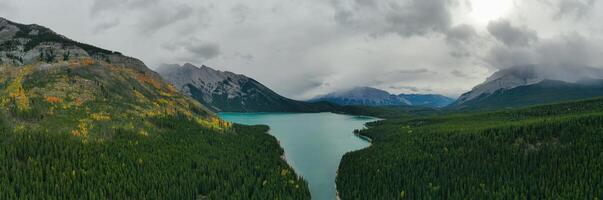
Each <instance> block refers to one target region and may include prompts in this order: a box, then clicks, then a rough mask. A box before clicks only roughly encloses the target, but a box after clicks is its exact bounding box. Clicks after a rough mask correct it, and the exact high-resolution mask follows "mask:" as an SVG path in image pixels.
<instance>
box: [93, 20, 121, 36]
mask: <svg viewBox="0 0 603 200" xmlns="http://www.w3.org/2000/svg"><path fill="white" fill-rule="evenodd" d="M119 23H120V21H119V19H113V20H110V21H105V22H101V23H99V24H96V26H95V27H94V32H95V33H97V32H104V31H107V30H109V29H111V28H114V27H116V26H118V25H119Z"/></svg>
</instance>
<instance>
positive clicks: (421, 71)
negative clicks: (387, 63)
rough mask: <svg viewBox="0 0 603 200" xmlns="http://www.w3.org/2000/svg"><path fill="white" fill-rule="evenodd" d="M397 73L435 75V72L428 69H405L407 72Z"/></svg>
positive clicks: (399, 71)
mask: <svg viewBox="0 0 603 200" xmlns="http://www.w3.org/2000/svg"><path fill="white" fill-rule="evenodd" d="M397 72H398V73H400V74H410V75H416V74H428V73H435V72H431V71H429V70H428V69H405V70H398V71H397Z"/></svg>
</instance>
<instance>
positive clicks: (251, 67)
mask: <svg viewBox="0 0 603 200" xmlns="http://www.w3.org/2000/svg"><path fill="white" fill-rule="evenodd" d="M477 1H488V0H379V1H375V0H326V1H325V0H287V1H282V0H262V1H259V0H257V1H249V0H247V1H243V0H203V1H192V0H56V1H52V2H50V1H48V2H47V1H36V0H0V11H1V12H2V13H3V14H5V15H6V16H3V17H6V18H8V19H12V20H14V21H18V22H23V23H37V24H41V25H45V26H48V27H50V28H52V29H54V30H55V31H57V32H59V33H62V34H64V35H66V36H68V37H70V38H73V39H76V40H79V41H82V42H87V43H91V44H94V45H97V46H100V47H103V48H108V49H112V50H116V51H120V52H123V53H125V54H127V55H130V56H134V57H138V58H141V59H142V60H143V61H145V62H146V63H147V64H148V65H149V66H150V67H154V66H158V65H159V64H161V63H183V62H192V63H195V64H198V65H201V64H205V65H208V66H213V67H215V68H218V69H220V70H229V71H233V72H237V73H243V74H246V75H249V76H251V77H254V78H255V79H257V80H259V81H261V82H263V83H265V84H266V85H268V86H269V87H271V88H274V89H275V90H276V91H277V92H279V93H282V94H284V95H286V96H289V97H292V98H297V99H305V98H310V97H312V96H314V95H317V94H322V93H327V92H331V91H333V90H338V89H343V88H349V87H354V86H373V87H379V88H381V89H386V90H389V91H390V92H395V93H398V92H408V93H442V94H445V95H449V96H457V95H459V94H460V93H463V92H465V91H467V90H469V89H471V88H472V87H473V86H474V85H476V84H478V83H480V82H482V81H483V80H485V78H486V77H487V76H489V75H490V74H491V73H493V72H494V71H496V70H498V69H502V68H508V67H511V66H515V65H528V64H533V65H540V66H546V67H550V68H551V69H557V68H561V66H563V67H568V66H570V67H574V68H580V69H586V68H587V67H601V66H603V64H602V63H603V60H602V59H601V56H599V55H601V53H603V38H602V37H601V35H603V34H601V33H602V32H603V25H602V24H601V23H599V22H598V19H601V17H603V16H602V15H603V12H601V11H603V7H602V6H603V5H600V4H601V3H598V2H597V1H596V0H538V1H520V0H501V1H513V2H512V4H510V5H512V8H510V9H509V10H510V11H509V12H508V13H504V14H501V16H496V17H495V18H493V19H488V20H486V23H484V21H485V20H484V18H482V17H480V16H476V15H475V14H472V13H488V12H487V10H483V9H491V8H480V7H476V6H473V5H474V4H475V2H477ZM476 5H477V4H476ZM480 5H481V4H480ZM486 5H487V4H486ZM476 9H482V10H479V11H480V12H475V11H476ZM551 71H553V72H554V71H555V70H551ZM559 73H562V72H559Z"/></svg>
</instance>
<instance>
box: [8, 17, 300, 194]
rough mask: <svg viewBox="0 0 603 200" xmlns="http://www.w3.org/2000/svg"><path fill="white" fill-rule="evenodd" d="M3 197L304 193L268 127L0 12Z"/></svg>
mask: <svg viewBox="0 0 603 200" xmlns="http://www.w3.org/2000/svg"><path fill="white" fill-rule="evenodd" d="M0 32H1V33H2V34H0V36H1V37H0V199H309V198H310V194H309V190H308V187H307V184H306V183H305V181H303V180H302V179H301V178H299V177H297V175H295V173H294V172H293V171H292V169H291V168H290V167H289V166H288V165H287V164H286V162H285V161H284V160H282V159H281V155H282V154H283V150H282V149H281V148H280V147H279V145H278V142H277V141H276V139H275V138H274V137H272V136H270V135H268V134H267V133H266V132H267V130H268V128H267V127H263V126H258V127H248V126H239V125H233V124H231V123H228V122H225V121H222V120H220V119H218V118H217V116H215V114H213V113H212V112H210V111H208V110H207V109H206V108H204V107H203V106H202V105H200V104H199V103H197V102H195V101H194V100H192V99H190V98H189V97H187V96H185V95H183V94H181V93H179V92H178V91H177V90H176V89H175V88H174V87H173V86H171V85H170V84H168V83H166V82H164V81H163V80H162V79H161V78H160V77H159V76H158V75H157V74H156V73H154V72H153V71H151V70H150V69H148V68H147V67H146V66H145V65H144V63H142V62H141V61H139V60H137V59H135V58H130V57H126V56H123V55H121V54H119V53H116V52H111V51H107V50H103V49H100V48H96V47H92V46H90V45H85V44H82V43H79V42H75V41H72V40H70V39H68V38H66V37H64V36H61V35H58V34H57V33H55V32H53V31H51V30H50V29H47V28H45V27H42V26H38V25H22V24H16V23H14V22H10V21H8V20H5V19H2V18H0Z"/></svg>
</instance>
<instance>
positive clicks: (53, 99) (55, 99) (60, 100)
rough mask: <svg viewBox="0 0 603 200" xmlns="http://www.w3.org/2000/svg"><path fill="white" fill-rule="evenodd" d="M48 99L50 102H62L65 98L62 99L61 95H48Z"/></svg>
mask: <svg viewBox="0 0 603 200" xmlns="http://www.w3.org/2000/svg"><path fill="white" fill-rule="evenodd" d="M46 101H47V102H48V103H62V102H63V99H61V98H59V97H55V96H48V97H46Z"/></svg>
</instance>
